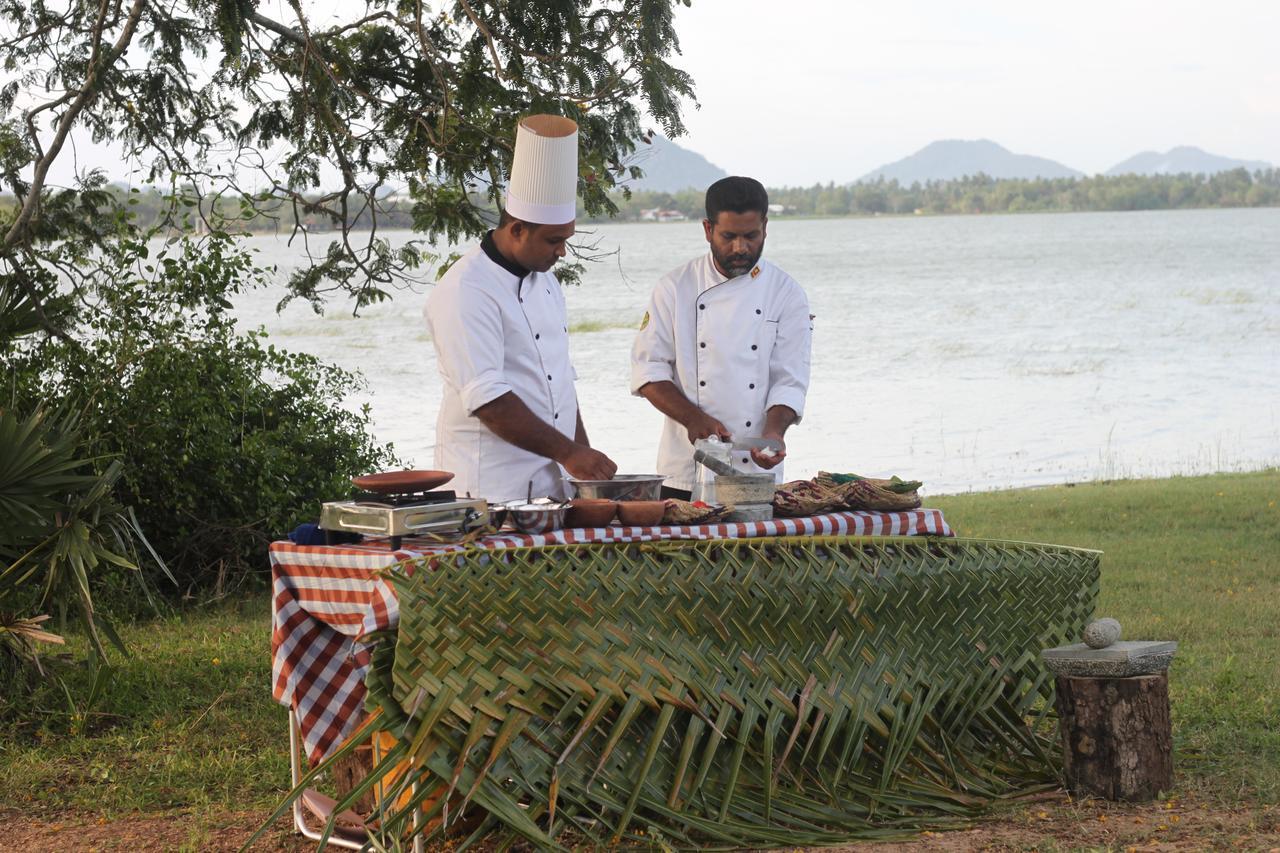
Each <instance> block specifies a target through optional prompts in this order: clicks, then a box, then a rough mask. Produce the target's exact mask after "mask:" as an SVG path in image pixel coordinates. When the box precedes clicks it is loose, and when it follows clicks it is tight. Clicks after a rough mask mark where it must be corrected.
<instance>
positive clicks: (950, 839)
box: [814, 793, 1280, 853]
mask: <svg viewBox="0 0 1280 853" xmlns="http://www.w3.org/2000/svg"><path fill="white" fill-rule="evenodd" d="M1223 849H1232V850H1233V851H1240V852H1241V853H1243V851H1266V853H1280V806H1275V805H1272V806H1268V807H1259V808H1234V809H1233V808H1223V807H1215V806H1211V805H1208V804H1206V803H1202V802H1197V801H1195V800H1189V799H1181V798H1172V799H1167V800H1160V801H1157V802H1153V803H1146V804H1142V805H1132V804H1127V803H1110V802H1106V801H1105V800H1076V801H1073V800H1071V799H1070V798H1069V797H1068V796H1067V795H1066V794H1064V793H1059V794H1050V795H1044V796H1043V797H1041V798H1037V800H1036V801H1034V802H1024V803H1023V804H1020V805H1018V806H1015V807H1011V808H1008V809H1002V810H1000V811H997V812H994V813H992V814H990V815H988V816H987V817H986V818H984V819H983V820H981V821H976V822H975V823H974V824H973V826H972V827H970V828H968V829H960V830H950V831H947V832H926V833H922V834H920V835H917V836H915V837H913V838H910V839H906V840H904V841H902V842H895V843H889V844H849V845H844V846H840V847H834V848H824V849H823V851H822V853H832V851H835V853H851V851H855V850H857V851H874V853H925V851H935V853H936V851H943V852H944V853H952V851H967V850H991V851H1014V850H1018V851H1023V850H1028V851H1029V850H1039V851H1068V850H1072V851H1074V850H1107V851H1112V850H1114V851H1192V850H1195V851H1200V850H1223ZM814 853H816V851H815V852H814Z"/></svg>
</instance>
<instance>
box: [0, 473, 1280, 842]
mask: <svg viewBox="0 0 1280 853" xmlns="http://www.w3.org/2000/svg"><path fill="white" fill-rule="evenodd" d="M1278 503H1280V471H1274V470H1273V471H1267V472H1261V473H1255V474H1239V475H1215V476H1210V477H1194V478H1175V479H1170V480H1153V481H1122V482H1113V483H1097V484H1089V485H1079V486H1074V487H1054V488H1046V489H1029V490H1018V491H1008V492H994V493H980V494H968V495H955V496H943V497H937V498H931V499H930V500H929V501H928V504H929V505H931V506H937V507H940V508H942V509H943V510H944V512H945V514H946V516H947V519H948V521H949V522H950V523H951V525H952V526H953V527H954V528H955V529H956V530H957V531H959V532H960V533H961V534H962V535H965V536H974V537H990V538H1002V539H1019V540H1029V541H1041V542H1055V543H1060V544H1066V545H1080V546H1086V547H1091V548H1100V549H1102V550H1104V551H1105V552H1106V555H1105V557H1104V559H1103V580H1102V590H1103V592H1102V604H1101V607H1100V610H1099V615H1110V616H1115V617H1116V618H1118V619H1119V620H1120V621H1121V622H1122V623H1123V625H1124V628H1125V636H1126V637H1128V638H1130V639H1140V638H1145V639H1172V640H1177V641H1179V644H1180V645H1179V649H1178V656H1177V658H1176V659H1175V661H1174V666H1173V670H1172V673H1171V679H1170V681H1171V694H1172V704H1173V717H1174V741H1175V749H1176V755H1175V759H1174V765H1175V769H1176V772H1177V774H1178V785H1179V788H1180V790H1181V791H1182V792H1183V793H1186V794H1188V795H1195V796H1198V797H1201V798H1205V799H1207V800H1209V801H1211V802H1214V803H1218V804H1221V805H1225V806H1241V807H1248V806H1253V805H1257V804H1262V803H1274V802H1275V801H1276V800H1277V799H1280V698H1278V694H1280V690H1278V688H1277V686H1278V685H1280V654H1278V653H1277V634H1278V633H1280V505H1278ZM122 633H123V635H124V638H125V640H126V642H127V643H128V645H129V646H130V648H131V650H132V655H131V657H129V658H127V659H120V660H116V661H115V665H116V666H117V671H116V675H115V679H114V680H113V682H112V683H111V685H110V686H109V688H108V689H107V691H106V693H105V694H104V695H103V696H102V697H101V699H100V700H99V701H98V702H97V703H96V705H95V707H94V708H92V709H89V713H88V714H84V715H81V717H80V719H79V720H77V719H76V718H75V717H73V716H72V715H70V714H69V713H68V712H67V710H66V707H65V701H64V700H61V699H60V698H59V696H58V694H55V693H54V692H53V691H52V690H47V689H46V690H43V691H41V692H39V693H38V694H37V697H36V700H35V705H36V708H35V709H33V710H32V712H31V713H29V714H27V715H24V716H23V717H22V718H21V719H18V720H10V721H8V722H5V723H2V724H0V812H3V811H4V810H5V809H12V810H16V811H18V812H20V813H24V814H31V815H39V814H52V813H55V812H58V811H60V810H63V809H72V810H75V811H77V812H80V813H90V814H94V815H100V816H103V817H106V818H108V819H110V818H111V817H112V816H113V815H120V814H123V813H129V812H138V811H141V812H157V811H164V810H172V809H176V808H182V809H185V810H187V811H189V812H195V813H197V814H199V813H212V812H217V811H223V810H229V809H234V810H242V809H260V810H262V811H263V813H264V814H265V812H266V810H268V809H269V808H270V807H271V806H273V805H274V804H275V803H276V802H278V801H279V799H280V798H281V797H282V795H283V794H284V792H285V790H286V789H287V787H288V779H289V772H288V765H287V756H286V744H287V740H286V729H285V714H284V709H283V708H281V707H279V706H278V705H276V704H275V703H274V702H273V700H272V698H271V690H270V654H269V611H268V603H267V594H266V592H265V591H264V592H263V593H261V594H260V595H259V596H258V597H256V598H253V599H252V600H244V601H240V602H233V603H231V604H224V605H221V606H219V607H216V608H210V609H201V610H194V611H190V612H187V613H186V614H184V615H183V616H182V617H181V618H170V619H165V620H160V621H153V622H147V623H140V624H137V625H134V626H131V627H129V628H127V629H126V630H124V631H123V632H122ZM64 667H67V668H69V667H70V665H69V664H64ZM76 678H79V679H80V681H81V682H83V681H84V676H83V675H81V674H76V673H75V672H73V673H72V679H73V680H75V679H76Z"/></svg>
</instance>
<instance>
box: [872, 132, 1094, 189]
mask: <svg viewBox="0 0 1280 853" xmlns="http://www.w3.org/2000/svg"><path fill="white" fill-rule="evenodd" d="M978 173H982V174H984V175H987V176H989V177H992V178H1077V177H1080V176H1081V173H1080V172H1077V171H1076V170H1075V169H1071V168H1068V167H1067V166H1064V165H1062V164H1061V163H1056V162H1054V161H1053V160H1047V159H1045V158H1043V157H1032V156H1031V155H1029V154H1014V153H1013V152H1012V151H1010V150H1009V149H1007V148H1005V147H1004V146H1002V145H997V144H996V143H994V142H992V141H991V140H990V139H975V140H962V139H944V140H940V141H938V142H931V143H929V144H928V145H926V146H925V147H924V148H921V149H920V150H919V151H917V152H916V153H914V154H912V155H911V156H910V157H904V158H902V159H901V160H897V161H895V162H893V163H888V164H886V165H884V166H881V167H880V168H878V169H875V170H873V171H871V172H869V173H867V174H866V175H863V176H862V177H861V178H859V179H858V180H859V181H876V180H879V179H881V178H883V179H884V180H886V181H888V180H894V179H896V180H897V181H898V183H900V184H906V185H910V184H912V183H914V182H916V181H920V182H921V183H924V182H926V181H953V180H955V179H957V178H963V177H965V176H966V175H976V174H978Z"/></svg>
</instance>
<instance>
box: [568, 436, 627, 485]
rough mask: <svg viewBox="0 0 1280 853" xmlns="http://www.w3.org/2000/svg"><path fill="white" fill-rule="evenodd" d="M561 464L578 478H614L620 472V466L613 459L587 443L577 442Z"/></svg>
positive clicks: (572, 475) (571, 474)
mask: <svg viewBox="0 0 1280 853" xmlns="http://www.w3.org/2000/svg"><path fill="white" fill-rule="evenodd" d="M560 464H561V465H563V466H564V470H566V471H568V472H569V475H570V476H571V477H573V478H574V479H577V480H612V479H613V475H614V474H616V473H618V466H617V464H616V463H615V462H614V461H613V460H612V459H610V458H609V457H608V456H605V455H604V454H603V453H601V452H600V451H599V450H594V449H592V448H590V447H587V445H585V444H576V443H575V444H574V445H573V450H572V451H570V452H569V455H568V456H566V457H565V458H564V459H562V460H561V461H560Z"/></svg>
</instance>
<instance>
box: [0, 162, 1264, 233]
mask: <svg viewBox="0 0 1280 853" xmlns="http://www.w3.org/2000/svg"><path fill="white" fill-rule="evenodd" d="M108 191H109V192H116V193H120V194H121V195H126V194H127V195H128V196H129V205H130V207H131V208H132V210H133V212H134V214H135V216H136V217H137V220H136V221H138V222H139V223H152V222H158V221H159V220H160V219H161V218H162V216H164V214H165V212H166V211H170V212H171V211H172V210H173V209H174V207H175V205H173V201H172V199H171V198H169V197H167V196H165V195H163V194H161V193H160V192H158V191H155V190H151V191H143V192H138V191H128V190H124V189H120V188H118V187H111V188H110V189H109V190H108ZM703 192H704V191H703V190H701V189H689V190H683V191H681V192H676V193H666V192H649V191H643V192H633V193H632V194H631V197H630V198H626V197H624V195H623V194H622V193H621V192H619V193H617V194H616V195H615V196H614V203H615V204H617V205H618V215H617V217H616V219H617V220H622V221H644V220H651V219H671V218H677V217H679V216H684V217H687V218H689V219H701V218H702V216H703V212H704V211H703ZM475 201H476V202H477V203H481V204H483V201H482V200H480V199H476V200H475ZM769 202H770V204H771V205H772V206H773V207H774V208H775V209H774V210H773V212H771V213H770V216H773V217H779V216H876V215H884V214H897V215H905V214H959V213H1027V212H1050V211H1084V210H1178V209H1186V208H1204V207H1280V169H1267V170H1265V171H1257V172H1253V173H1250V172H1248V171H1246V170H1244V169H1234V170H1232V171H1229V172H1219V173H1218V174H1216V175H1189V174H1182V175H1149V176H1148V175H1118V176H1115V177H1104V176H1101V175H1099V176H1096V177H1091V178H1053V179H1048V178H1039V179H1021V178H1012V179H1010V178H1005V179H996V178H990V177H987V176H986V175H976V176H973V177H967V178H961V179H959V180H954V181H929V182H927V183H913V184H911V185H909V186H904V185H902V184H900V183H898V182H897V181H896V180H892V181H884V180H880V181H875V182H869V183H858V184H835V183H828V184H814V185H813V186H811V187H782V188H774V189H770V190H769ZM12 203H13V199H12V197H8V196H6V197H2V198H0V208H4V207H9V206H11V205H12ZM176 207H177V209H178V210H179V211H181V217H180V219H181V220H182V221H183V222H184V224H185V227H186V228H188V229H192V230H195V229H198V228H200V227H203V223H204V222H207V221H217V220H218V218H219V217H218V216H216V215H215V216H210V215H209V214H210V213H211V211H210V209H209V206H208V202H205V203H202V204H199V205H196V204H194V203H188V205H187V206H185V207H184V206H183V205H181V204H178V205H176ZM412 207H413V203H412V202H411V201H409V200H407V199H406V200H400V201H397V200H396V199H394V198H389V199H386V200H384V204H383V209H382V210H380V211H379V213H378V225H379V227H380V228H412V227H413V224H414V222H413V216H412V213H411V210H412ZM201 209H203V212H204V214H205V215H204V216H203V217H201V216H200V215H199V211H200V210H201ZM214 209H215V210H216V211H217V213H218V214H221V215H222V216H224V217H229V218H231V219H235V220H238V217H239V216H241V215H243V212H244V209H243V207H242V205H241V204H240V202H239V200H234V199H223V200H221V201H220V202H218V203H215V205H214ZM251 216H252V217H253V218H251V219H248V220H238V221H235V222H234V223H232V224H230V225H229V230H235V231H239V230H249V231H256V232H267V231H277V232H283V233H288V232H289V231H292V230H293V227H294V223H295V220H300V221H301V224H302V226H303V227H304V228H306V230H308V231H312V232H324V231H329V230H332V229H333V225H332V223H331V222H330V221H329V219H328V218H327V217H326V216H325V215H324V214H321V213H307V212H306V211H305V210H304V209H303V208H302V207H301V206H297V207H288V206H284V205H281V206H280V207H278V208H275V209H274V210H269V209H267V208H265V207H264V206H261V205H260V206H259V209H258V210H256V211H253V213H252V214H251ZM578 218H579V221H582V222H600V221H608V220H607V219H602V218H599V217H596V218H591V217H587V216H586V214H585V213H584V212H583V211H582V210H581V209H579V211H578Z"/></svg>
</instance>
